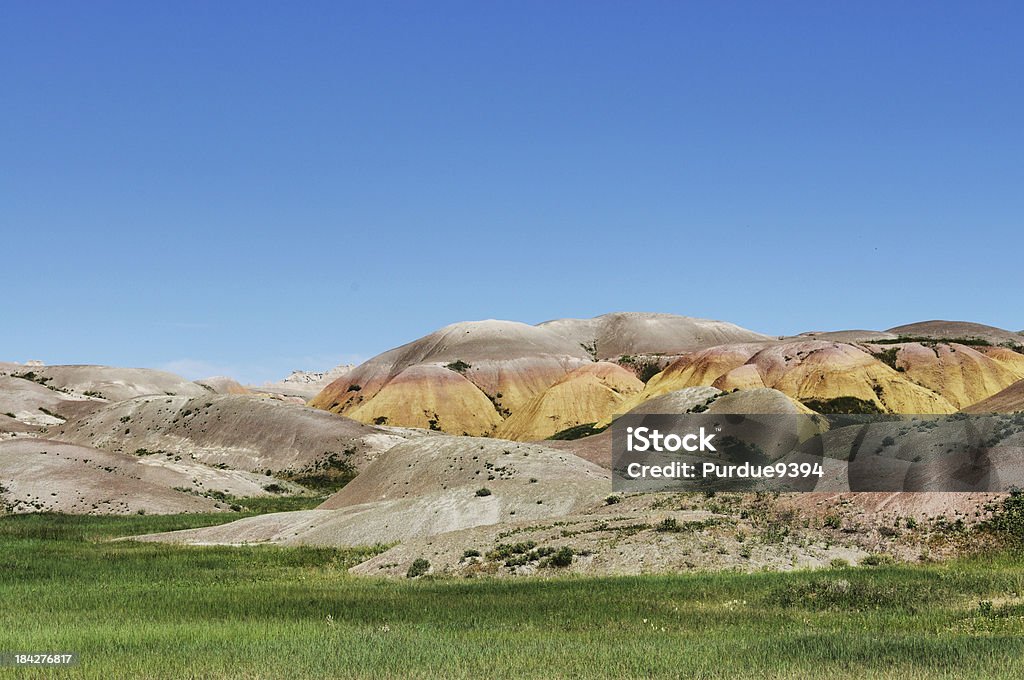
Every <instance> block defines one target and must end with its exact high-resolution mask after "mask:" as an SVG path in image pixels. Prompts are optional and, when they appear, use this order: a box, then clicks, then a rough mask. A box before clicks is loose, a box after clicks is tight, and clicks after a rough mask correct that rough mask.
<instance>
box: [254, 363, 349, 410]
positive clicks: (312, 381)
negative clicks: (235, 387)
mask: <svg viewBox="0 0 1024 680" xmlns="http://www.w3.org/2000/svg"><path fill="white" fill-rule="evenodd" d="M353 368H355V366H353V365H352V364H341V365H339V366H335V367H334V368H332V369H331V370H329V371H292V372H291V374H290V375H289V376H288V377H287V378H285V379H283V380H279V381H277V382H268V383H264V384H262V385H259V386H256V387H252V386H250V387H249V388H248V389H249V390H251V391H252V392H258V393H263V394H271V395H274V396H278V397H301V398H302V399H303V401H308V400H309V399H312V398H313V397H315V396H316V395H317V394H318V393H319V392H320V391H321V390H322V389H323V388H325V387H327V386H328V385H330V384H331V383H332V382H334V381H335V380H338V379H339V378H343V377H344V376H345V375H347V374H348V373H350V372H351V371H352V369H353Z"/></svg>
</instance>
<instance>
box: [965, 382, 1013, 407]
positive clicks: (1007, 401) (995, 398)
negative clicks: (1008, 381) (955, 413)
mask: <svg viewBox="0 0 1024 680" xmlns="http://www.w3.org/2000/svg"><path fill="white" fill-rule="evenodd" d="M964 411H966V412H967V413H1019V412H1022V411H1024V380H1018V381H1017V382H1015V383H1013V384H1012V385H1010V386H1009V387H1007V388H1006V389H1004V390H1002V391H1001V392H998V393H997V394H993V395H992V396H991V397H989V398H988V399H984V400H982V401H979V402H976V403H974V404H971V405H970V406H968V407H967V408H966V409H964Z"/></svg>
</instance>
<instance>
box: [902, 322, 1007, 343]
mask: <svg viewBox="0 0 1024 680" xmlns="http://www.w3.org/2000/svg"><path fill="white" fill-rule="evenodd" d="M889 332H890V333H894V334H895V335H897V336H906V337H923V338H933V339H935V340H961V339H968V338H971V339H977V340H984V341H985V342H989V343H992V344H993V345H1000V344H1002V343H1004V342H1013V343H1018V344H1024V339H1022V338H1021V335H1020V334H1019V333H1014V332H1013V331H1007V330H1004V329H1002V328H996V327H995V326H986V325H985V324H980V323H970V322H968V321H921V322H918V323H910V324H906V325H905V326H896V327H895V328H890V329H889Z"/></svg>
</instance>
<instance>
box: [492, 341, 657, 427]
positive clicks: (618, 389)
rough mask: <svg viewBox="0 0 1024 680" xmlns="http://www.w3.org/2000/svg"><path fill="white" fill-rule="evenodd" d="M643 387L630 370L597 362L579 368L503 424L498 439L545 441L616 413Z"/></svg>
mask: <svg viewBox="0 0 1024 680" xmlns="http://www.w3.org/2000/svg"><path fill="white" fill-rule="evenodd" d="M643 387H644V384H643V383H642V382H640V380H638V379H637V378H636V376H634V375H633V373H632V372H631V371H627V370H626V369H624V368H622V367H621V366H619V365H617V364H612V363H609V362H606V361H599V362H596V363H593V364H586V365H584V366H580V367H579V368H577V369H576V370H575V371H572V372H571V373H568V374H567V375H566V376H565V377H563V378H562V379H561V380H559V381H558V382H556V383H555V384H554V385H552V386H551V387H549V388H548V389H547V390H545V391H544V392H543V393H541V394H539V395H537V396H536V397H534V398H533V399H532V400H531V401H530V402H529V403H528V404H526V406H525V407H524V408H522V409H520V410H519V411H518V412H517V413H516V414H515V415H513V416H512V417H510V418H509V419H508V420H506V421H504V422H503V423H502V424H501V425H500V426H499V427H498V432H497V436H498V437H502V438H505V439H515V440H518V441H532V440H537V439H546V438H548V437H550V436H551V435H553V434H555V433H557V432H561V431H562V430H565V429H568V428H570V427H575V426H577V425H582V424H586V423H593V422H595V421H597V420H600V419H602V418H604V417H605V416H607V415H610V414H612V413H615V412H616V409H617V408H618V407H619V406H620V405H621V404H622V403H623V401H625V399H626V398H627V397H628V396H630V395H633V394H637V393H639V392H640V390H642V389H643Z"/></svg>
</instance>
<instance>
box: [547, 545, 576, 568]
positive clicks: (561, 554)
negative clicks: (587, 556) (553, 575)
mask: <svg viewBox="0 0 1024 680" xmlns="http://www.w3.org/2000/svg"><path fill="white" fill-rule="evenodd" d="M574 554H575V553H574V552H573V549H572V548H570V547H568V546H566V547H563V548H559V549H558V550H557V551H556V552H555V554H553V555H552V556H551V557H549V558H548V559H547V562H545V566H549V567H568V566H569V565H570V564H572V558H573V555H574Z"/></svg>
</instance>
